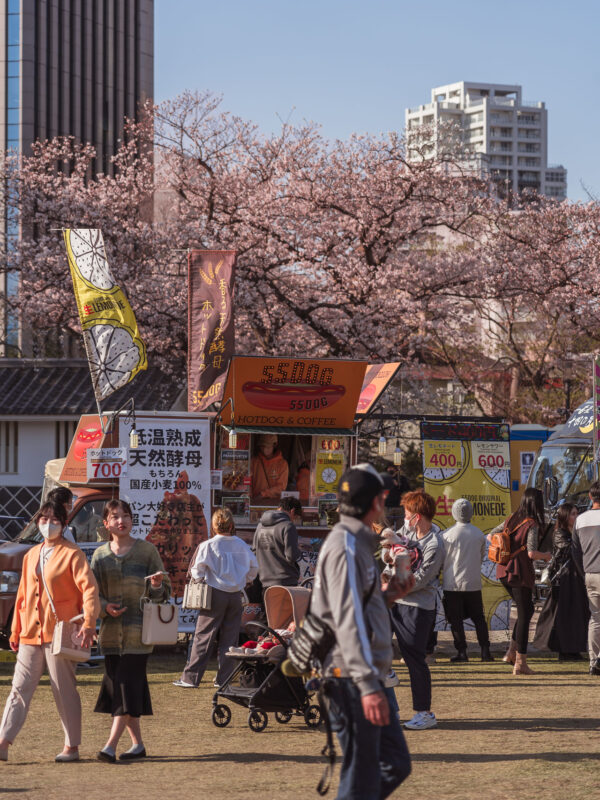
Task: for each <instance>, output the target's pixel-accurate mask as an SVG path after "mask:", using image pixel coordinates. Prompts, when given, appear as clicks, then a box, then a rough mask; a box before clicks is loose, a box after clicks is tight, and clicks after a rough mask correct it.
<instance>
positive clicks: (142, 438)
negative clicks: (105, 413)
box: [119, 416, 211, 627]
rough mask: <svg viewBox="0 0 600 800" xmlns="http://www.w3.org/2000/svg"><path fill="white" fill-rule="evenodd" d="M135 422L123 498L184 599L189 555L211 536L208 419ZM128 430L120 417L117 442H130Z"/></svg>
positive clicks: (121, 485) (137, 529)
mask: <svg viewBox="0 0 600 800" xmlns="http://www.w3.org/2000/svg"><path fill="white" fill-rule="evenodd" d="M135 427H136V431H137V433H138V436H139V446H138V447H137V448H136V449H134V450H133V449H129V450H128V454H127V474H126V475H123V476H122V477H121V479H120V481H119V493H120V497H121V499H123V500H126V501H127V502H128V503H129V504H130V505H131V509H132V514H133V531H132V534H133V535H134V536H136V537H139V538H143V539H146V540H147V541H149V542H152V544H153V545H155V547H156V548H157V549H158V552H159V553H160V556H161V558H162V560H163V563H164V565H165V570H166V571H167V572H168V573H169V577H170V579H171V585H172V590H173V596H174V597H175V599H176V602H178V604H181V598H182V597H183V589H184V586H185V580H186V573H187V569H188V566H189V562H190V559H191V557H192V556H193V554H194V551H195V550H196V547H197V546H198V544H199V543H200V542H202V541H204V540H205V539H207V538H208V525H207V523H208V522H209V521H210V485H211V470H210V452H211V451H210V427H209V421H208V420H207V419H193V420H190V419H178V418H169V419H167V420H164V419H163V420H157V418H156V417H154V416H152V417H137V418H136V426H135ZM130 429H131V423H130V422H129V423H126V422H124V421H123V420H121V421H120V428H119V441H121V442H127V441H129V431H130ZM190 614H191V616H192V617H195V615H194V614H193V612H190ZM180 627H181V626H180Z"/></svg>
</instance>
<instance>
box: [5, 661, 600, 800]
mask: <svg viewBox="0 0 600 800" xmlns="http://www.w3.org/2000/svg"><path fill="white" fill-rule="evenodd" d="M445 650H446V652H445V653H444V651H443V650H442V652H441V653H440V654H438V662H437V664H435V665H434V666H432V668H431V669H432V675H433V701H434V702H433V710H434V711H435V712H436V714H437V716H438V719H439V727H438V728H434V729H432V730H428V731H421V732H412V731H407V740H408V744H409V748H410V751H411V754H412V758H413V773H412V775H411V777H410V778H409V779H408V781H407V782H406V783H405V784H404V786H403V787H401V788H399V789H398V790H397V791H396V793H395V794H394V797H407V798H408V797H410V798H411V800H425V798H431V797H434V798H436V800H446V799H448V800H505V799H506V800H529V798H542V800H583V799H584V798H585V800H594V798H600V731H599V727H600V721H599V716H600V711H599V708H600V702H599V701H600V678H594V677H591V676H589V675H588V674H587V667H586V663H585V662H580V663H574V664H558V663H557V662H556V660H555V656H552V657H546V658H544V657H537V658H536V657H534V658H532V659H531V660H530V663H531V666H532V667H533V668H534V669H535V670H536V674H535V675H531V676H526V677H513V676H512V674H511V671H510V668H509V667H508V666H507V665H505V664H503V663H502V662H501V661H496V662H494V663H492V664H481V663H479V662H478V661H470V662H469V663H468V664H464V665H460V666H454V665H452V664H450V662H449V660H448V659H449V656H450V655H451V652H450V650H449V648H445ZM500 654H501V653H500V651H499V650H498V651H497V652H496V655H498V656H500ZM183 662H184V658H183V656H181V655H167V656H154V657H153V660H152V661H151V664H150V676H149V677H150V684H151V692H152V698H153V704H154V717H152V718H148V719H147V720H145V721H144V722H143V730H144V732H145V737H144V738H145V742H146V747H147V750H148V753H149V756H150V757H149V758H148V759H147V760H146V761H144V762H138V763H134V764H125V763H118V764H116V765H111V764H104V763H100V762H98V761H96V758H95V755H96V752H97V750H98V749H99V748H100V747H101V746H102V745H103V744H104V741H105V739H106V736H107V731H108V728H109V718H108V717H106V716H104V715H100V714H94V713H92V708H93V705H94V703H95V700H96V695H97V692H98V686H99V682H100V679H101V669H98V670H92V671H83V670H82V671H81V677H80V679H79V684H80V691H81V696H82V702H83V708H84V741H83V745H82V748H81V754H82V760H81V761H80V762H79V763H74V764H55V763H54V761H53V759H54V756H55V754H56V753H58V752H59V751H60V750H61V749H62V730H61V727H60V723H59V720H58V715H57V712H56V708H55V706H54V701H53V699H52V694H51V690H50V687H49V684H48V679H47V677H45V678H44V679H43V681H42V683H41V684H40V687H39V689H38V691H37V692H36V694H35V696H34V699H33V702H32V707H31V711H30V715H29V718H28V720H27V723H26V725H25V727H24V729H23V731H22V732H21V734H20V736H19V738H18V739H17V740H16V742H15V744H14V746H13V747H12V748H11V751H10V760H9V762H8V763H2V762H0V773H1V778H0V795H2V796H3V797H4V796H6V797H12V796H14V797H36V798H37V797H39V798H59V797H60V798H73V800H75V798H78V799H79V798H82V797H90V798H111V797H120V798H126V800H138V798H144V800H146V799H147V800H150V798H160V799H161V800H162V798H196V797H199V798H203V797H208V798H210V800H220V798H231V800H237V798H253V797H257V796H260V797H264V798H284V799H286V800H287V799H289V800H291V798H294V799H295V800H296V799H297V798H300V799H301V800H302V799H303V798H313V797H315V798H316V797H318V795H317V794H316V791H315V787H316V784H317V781H318V779H319V777H320V775H321V771H322V758H321V756H320V755H319V753H320V750H321V747H322V746H323V744H324V735H323V733H321V732H320V731H311V730H309V729H308V728H307V727H306V726H305V725H304V723H303V722H302V720H301V719H300V718H296V717H294V718H293V720H292V721H291V722H290V723H289V724H287V725H281V724H278V723H277V722H276V721H275V719H274V717H273V715H269V724H268V726H267V728H266V729H265V730H264V731H263V732H262V733H253V732H251V731H250V730H249V728H248V726H247V723H246V717H247V712H246V711H245V709H243V708H241V707H233V719H232V721H231V724H230V725H229V727H227V728H224V729H217V728H215V727H214V726H213V724H212V722H211V719H210V712H211V700H212V694H213V691H214V689H213V687H212V679H213V676H214V673H213V672H210V673H207V674H206V676H205V682H204V683H203V684H202V685H201V687H200V689H198V690H184V689H177V688H175V687H173V686H172V685H171V681H172V680H174V679H175V678H177V677H179V674H180V670H181V667H182V665H183ZM396 666H397V672H398V675H399V677H400V686H399V687H398V688H397V690H396V691H397V695H398V702H399V704H400V708H401V715H402V718H403V719H408V718H409V717H410V716H412V711H411V708H410V706H411V702H410V690H409V685H408V679H407V674H406V670H405V668H404V667H401V666H398V665H396ZM11 675H12V665H11V664H8V663H0V702H1V703H2V705H3V704H4V701H5V699H6V696H7V693H8V691H9V687H10V681H11ZM122 742H123V747H122V748H121V749H126V748H127V747H128V746H129V742H128V740H126V739H125V738H124V739H123V740H122ZM338 769H339V767H338ZM337 774H338V772H337V771H336V780H335V785H334V786H333V787H332V789H331V790H330V793H329V795H328V797H331V798H334V797H335V788H336V786H337Z"/></svg>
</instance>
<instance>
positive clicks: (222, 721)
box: [212, 705, 231, 728]
mask: <svg viewBox="0 0 600 800" xmlns="http://www.w3.org/2000/svg"><path fill="white" fill-rule="evenodd" d="M212 721H213V725H216V726H217V728H225V727H226V726H227V725H229V723H230V722H231V709H230V708H229V706H224V705H216V706H215V707H214V708H213V712H212Z"/></svg>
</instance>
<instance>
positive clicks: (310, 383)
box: [224, 356, 367, 428]
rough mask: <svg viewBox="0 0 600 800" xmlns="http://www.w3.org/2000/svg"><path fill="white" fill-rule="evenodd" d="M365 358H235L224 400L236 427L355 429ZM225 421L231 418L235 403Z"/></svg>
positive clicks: (229, 420)
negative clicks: (229, 400) (227, 400)
mask: <svg viewBox="0 0 600 800" xmlns="http://www.w3.org/2000/svg"><path fill="white" fill-rule="evenodd" d="M366 366H367V364H366V362H365V361H333V360H325V359H320V360H319V359H308V358H285V359H284V358H258V357H253V356H236V357H234V358H233V359H232V363H231V366H230V368H229V373H228V375H227V382H226V385H225V395H224V401H226V399H227V398H229V397H232V399H233V407H234V409H235V420H234V422H235V424H237V425H270V426H280V425H281V426H283V425H293V426H296V427H318V428H351V427H352V425H353V423H354V416H355V413H356V407H357V404H358V398H359V395H360V390H361V387H362V381H363V378H364V374H365V369H366ZM224 421H225V422H226V423H229V422H231V412H230V407H228V409H227V410H226V412H225V414H224Z"/></svg>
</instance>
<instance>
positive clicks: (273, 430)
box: [223, 425, 358, 436]
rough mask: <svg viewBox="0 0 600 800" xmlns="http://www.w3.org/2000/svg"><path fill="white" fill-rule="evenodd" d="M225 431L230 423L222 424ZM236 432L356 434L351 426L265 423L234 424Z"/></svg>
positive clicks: (322, 434) (324, 434)
mask: <svg viewBox="0 0 600 800" xmlns="http://www.w3.org/2000/svg"><path fill="white" fill-rule="evenodd" d="M223 428H224V429H225V430H226V431H230V430H232V426H231V425H223ZM235 431H236V433H278V434H280V435H282V436H283V435H284V434H296V435H303V436H357V435H358V434H357V432H356V431H355V430H354V429H353V428H293V427H285V426H281V427H268V426H266V425H262V426H260V425H257V426H256V427H250V426H248V425H236V426H235Z"/></svg>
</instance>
